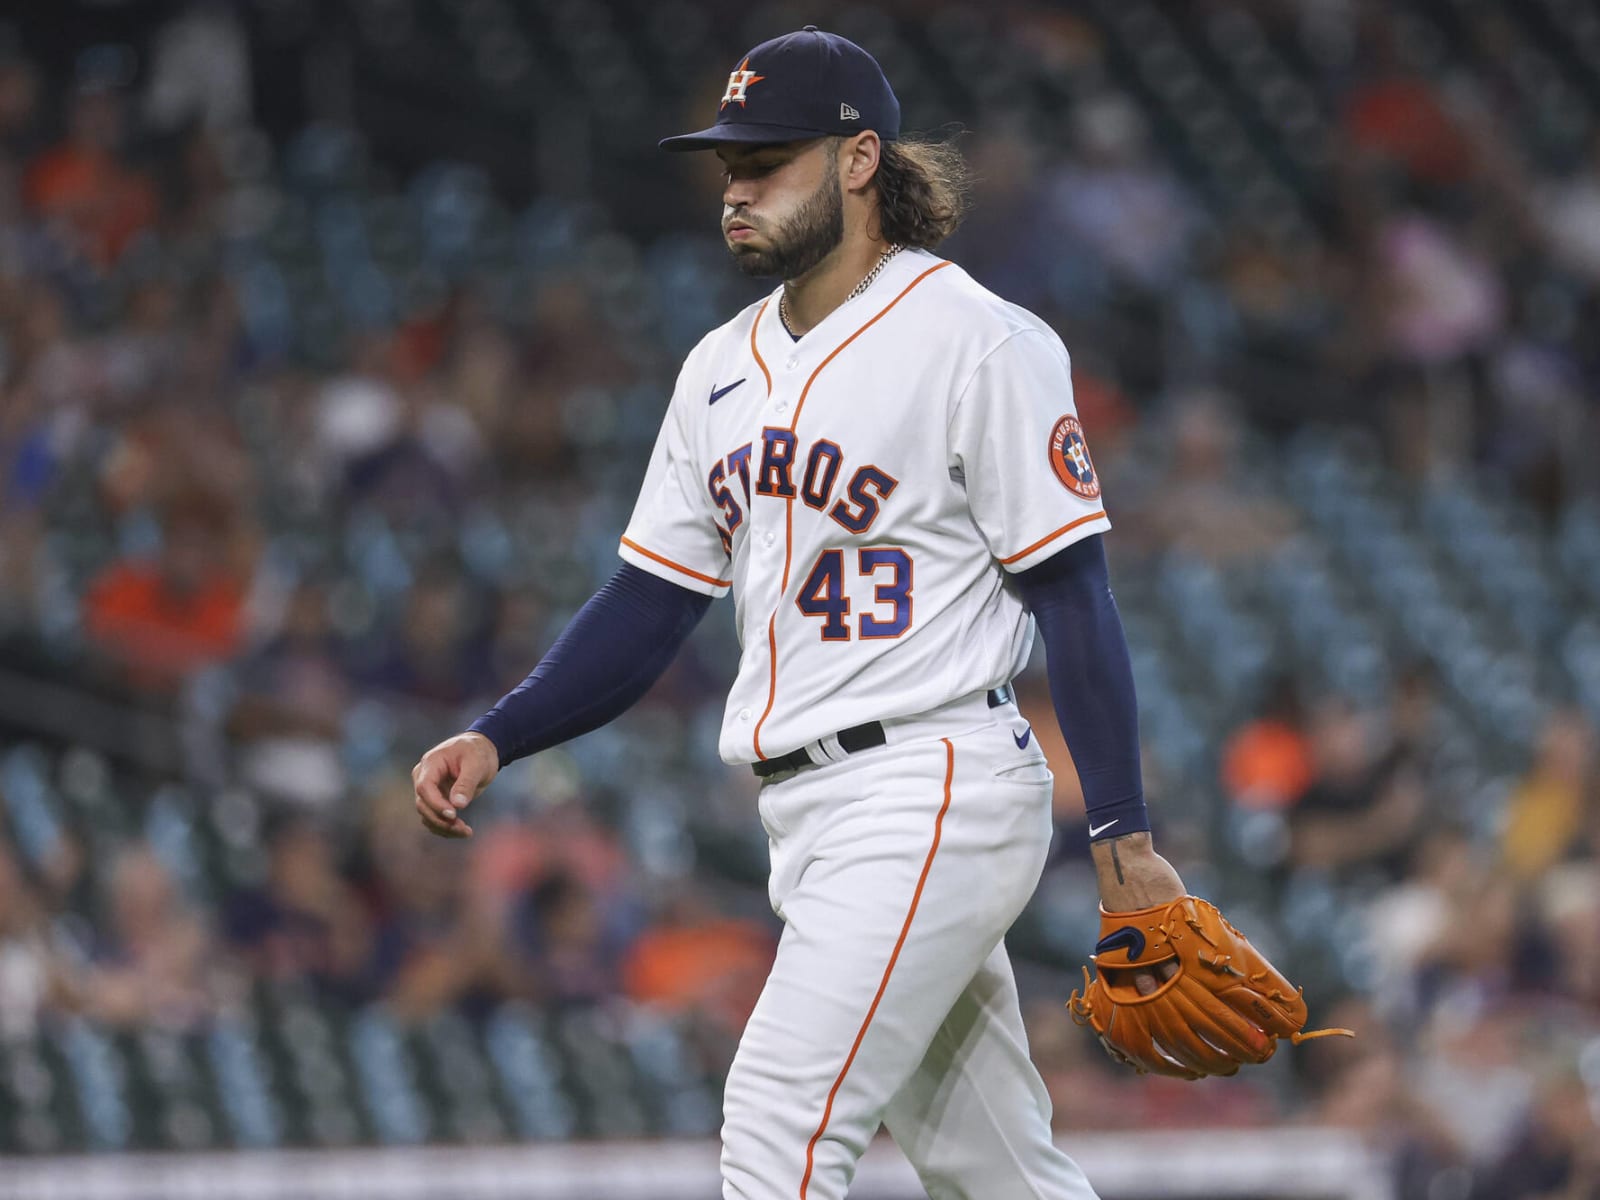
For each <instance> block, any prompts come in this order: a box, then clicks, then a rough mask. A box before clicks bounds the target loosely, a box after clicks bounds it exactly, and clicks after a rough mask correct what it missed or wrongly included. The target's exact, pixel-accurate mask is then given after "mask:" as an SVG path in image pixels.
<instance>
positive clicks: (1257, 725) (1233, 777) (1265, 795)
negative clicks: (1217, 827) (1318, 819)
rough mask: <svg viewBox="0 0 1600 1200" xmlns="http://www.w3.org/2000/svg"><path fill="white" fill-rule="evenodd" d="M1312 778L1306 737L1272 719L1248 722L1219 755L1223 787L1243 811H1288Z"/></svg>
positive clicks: (1309, 752) (1284, 722) (1313, 771)
mask: <svg viewBox="0 0 1600 1200" xmlns="http://www.w3.org/2000/svg"><path fill="white" fill-rule="evenodd" d="M1315 778H1316V768H1315V767H1314V766H1313V765H1312V761H1311V747H1310V746H1309V745H1308V744H1307V742H1306V736H1305V734H1303V733H1301V732H1300V730H1298V729H1296V728H1295V727H1294V726H1293V725H1291V724H1289V723H1288V722H1287V721H1282V720H1279V719H1277V718H1275V717H1263V718H1262V719H1261V720H1258V721H1252V722H1250V723H1249V724H1248V725H1246V726H1245V727H1244V728H1243V729H1240V730H1239V731H1238V732H1237V733H1235V734H1234V735H1233V737H1231V738H1229V739H1228V744H1227V746H1226V747H1225V748H1224V749H1223V752H1222V784H1223V786H1224V787H1225V788H1227V789H1228V795H1230V796H1231V797H1233V801H1234V803H1235V804H1238V805H1239V806H1240V807H1242V808H1265V809H1281V808H1289V807H1291V806H1292V805H1293V804H1294V803H1295V801H1297V800H1299V799H1300V797H1301V796H1303V795H1305V793H1306V789H1307V788H1309V787H1310V786H1311V783H1312V780H1314V779H1315Z"/></svg>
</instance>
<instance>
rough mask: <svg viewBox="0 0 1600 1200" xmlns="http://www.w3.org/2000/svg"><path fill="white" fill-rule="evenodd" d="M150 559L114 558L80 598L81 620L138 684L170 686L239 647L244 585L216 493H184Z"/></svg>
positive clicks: (175, 503) (154, 687)
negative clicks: (230, 554)
mask: <svg viewBox="0 0 1600 1200" xmlns="http://www.w3.org/2000/svg"><path fill="white" fill-rule="evenodd" d="M163 516H164V518H165V520H164V522H163V529H162V537H161V548H160V552H159V554H158V555H157V557H156V558H155V560H154V561H151V562H147V561H143V560H141V559H128V560H124V561H122V562H118V563H113V564H112V565H111V566H109V567H107V568H106V569H105V570H104V571H102V572H101V574H100V575H99V576H98V577H97V578H96V579H95V580H94V581H93V582H92V583H91V584H90V586H89V588H88V592H87V594H86V595H85V597H84V626H85V628H86V630H87V632H88V634H89V636H90V637H91V638H92V639H93V641H94V643H95V644H96V646H97V647H98V649H99V650H100V651H101V652H102V653H103V654H105V655H106V656H107V657H108V658H109V659H110V660H111V661H112V662H113V663H115V664H117V665H118V666H120V667H121V668H122V669H123V671H124V672H125V675H126V678H127V679H128V681H129V682H130V683H131V684H132V685H133V686H135V687H138V688H140V689H146V690H150V691H153V692H157V693H161V692H170V691H171V690H173V689H174V688H175V687H176V686H177V685H178V684H179V683H180V682H182V680H183V679H185V678H186V677H187V676H189V675H190V674H191V673H193V672H194V671H195V670H197V669H199V668H201V667H204V666H207V665H209V664H212V663H217V662H225V661H227V660H229V659H231V658H233V657H234V656H235V655H236V654H237V653H238V652H239V650H240V648H241V646H242V637H243V633H244V630H243V625H242V619H243V603H244V589H243V587H242V586H241V584H240V581H239V579H238V578H237V577H236V576H235V575H234V573H233V572H232V571H231V570H230V569H229V565H230V564H229V563H228V561H227V557H226V553H225V551H226V546H227V537H228V534H229V532H230V531H231V525H230V522H229V519H228V516H227V513H226V512H225V511H224V510H223V509H222V508H221V507H220V506H219V505H218V503H217V502H216V500H215V499H214V498H213V497H209V496H206V495H203V494H200V493H189V494H186V495H183V496H180V497H178V498H176V499H175V500H173V501H172V502H171V503H170V504H169V505H168V506H167V508H166V510H165V512H164V514H163Z"/></svg>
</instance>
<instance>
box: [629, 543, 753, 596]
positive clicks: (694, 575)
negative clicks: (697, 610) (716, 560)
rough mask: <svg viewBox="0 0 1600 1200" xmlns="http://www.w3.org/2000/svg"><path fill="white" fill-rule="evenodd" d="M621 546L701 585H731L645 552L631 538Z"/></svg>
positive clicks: (653, 552) (655, 554)
mask: <svg viewBox="0 0 1600 1200" xmlns="http://www.w3.org/2000/svg"><path fill="white" fill-rule="evenodd" d="M622 544H623V545H624V546H626V547H628V549H630V550H633V551H636V552H638V553H639V554H642V555H644V556H645V557H646V558H648V559H649V560H650V561H651V562H658V563H660V564H661V565H662V566H664V567H671V568H672V569H673V570H674V571H681V572H682V573H683V574H685V575H687V576H688V577H689V578H690V579H698V580H699V581H700V582H701V583H709V584H713V585H715V586H716V587H729V586H731V585H732V583H733V580H731V579H715V578H713V577H712V576H710V575H702V574H700V572H699V571H694V570H691V569H689V568H688V567H686V566H684V565H683V564H682V563H677V562H673V561H672V560H671V559H670V558H666V557H664V556H662V555H660V554H657V553H656V552H655V551H654V550H646V549H645V548H644V547H643V546H641V545H639V543H638V542H636V541H634V540H633V539H632V538H627V537H625V538H623V539H622Z"/></svg>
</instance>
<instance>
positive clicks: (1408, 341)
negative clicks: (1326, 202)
mask: <svg viewBox="0 0 1600 1200" xmlns="http://www.w3.org/2000/svg"><path fill="white" fill-rule="evenodd" d="M1370 253H1371V254H1372V262H1371V264H1370V270H1371V272H1372V274H1371V279H1372V288H1373V300H1374V304H1375V307H1374V315H1375V317H1376V319H1377V322H1378V326H1379V330H1380V336H1381V339H1382V343H1381V345H1382V349H1383V351H1384V352H1385V353H1386V354H1387V355H1388V356H1389V357H1391V358H1392V359H1393V360H1394V361H1396V362H1399V363H1403V364H1406V365H1414V366H1437V365H1448V364H1451V363H1455V362H1458V361H1460V360H1461V359H1462V358H1464V357H1466V356H1467V355H1470V354H1474V353H1479V352H1482V351H1485V350H1487V349H1488V348H1489V346H1490V344H1491V342H1492V340H1493V339H1494V338H1495V337H1497V336H1498V335H1499V334H1500V333H1501V332H1502V330H1503V329H1504V325H1505V318H1506V299H1505V294H1504V287H1503V285H1502V283H1501V281H1500V278H1499V277H1498V275H1497V274H1496V273H1495V270H1494V264H1493V263H1492V262H1490V261H1489V260H1488V259H1487V258H1485V257H1484V255H1482V254H1481V253H1480V252H1479V251H1478V250H1477V249H1476V248H1475V247H1473V246H1471V245H1470V244H1468V243H1467V242H1466V241H1465V240H1463V239H1462V238H1461V237H1459V236H1458V235H1457V234H1456V233H1455V232H1454V231H1452V230H1451V229H1449V228H1448V227H1446V226H1445V225H1444V224H1443V223H1442V222H1440V221H1437V220H1435V219H1433V218H1432V217H1429V216H1426V215H1424V214H1423V213H1421V212H1400V213H1396V214H1395V215H1393V216H1392V217H1390V218H1388V219H1386V220H1384V221H1383V222H1382V224H1381V226H1380V227H1379V228H1378V230H1377V231H1376V238H1375V241H1374V243H1373V245H1372V247H1371V251H1370Z"/></svg>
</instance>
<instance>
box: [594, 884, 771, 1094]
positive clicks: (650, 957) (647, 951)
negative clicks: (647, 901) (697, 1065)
mask: <svg viewBox="0 0 1600 1200" xmlns="http://www.w3.org/2000/svg"><path fill="white" fill-rule="evenodd" d="M656 910H657V911H656V919H655V920H654V921H653V922H652V923H651V924H650V926H649V927H648V928H646V929H645V930H644V931H643V932H642V933H641V934H640V935H639V937H638V938H637V939H636V940H635V942H634V943H633V945H632V947H631V948H630V949H629V951H628V953H627V956H626V958H625V959H624V960H623V963H622V984H623V989H624V992H625V994H626V995H628V996H629V997H631V998H632V999H634V1000H638V1001H640V1002H642V1003H646V1004H652V1005H655V1006H657V1007H659V1008H661V1009H662V1010H664V1011H665V1012H668V1013H672V1014H674V1015H676V1016H678V1017H680V1018H683V1019H685V1020H686V1021H687V1023H688V1025H689V1027H690V1028H691V1030H692V1031H693V1035H694V1040H695V1043H696V1045H697V1046H698V1048H699V1052H700V1054H701V1056H702V1057H703V1058H704V1059H705V1061H706V1064H707V1065H708V1066H715V1065H717V1064H721V1063H726V1062H728V1061H731V1059H732V1055H733V1048H734V1046H735V1045H737V1043H738V1040H739V1037H740V1035H741V1033H742V1032H743V1030H744V1027H745V1023H746V1022H747V1021H748V1020H749V1019H750V1013H751V1012H752V1011H753V1010H754V1009H755V1005H756V1000H757V999H758V998H759V997H760V995H761V989H762V987H763V986H764V985H765V983H766V978H767V973H768V971H770V970H771V969H772V959H773V955H774V954H775V953H776V951H777V944H776V941H775V939H774V938H773V936H772V935H771V934H770V933H769V932H768V931H767V930H766V929H765V928H763V927H762V926H761V925H760V924H758V923H756V922H755V921H751V920H746V919H743V918H740V917H734V916H725V915H723V914H721V913H718V912H717V911H716V909H715V908H714V907H713V906H712V904H711V903H710V902H709V899H708V897H707V896H706V894H705V893H704V891H703V890H702V889H701V888H699V887H696V886H695V885H694V884H693V883H692V882H690V881H687V880H686V881H681V882H677V883H674V884H673V885H672V886H671V888H670V890H667V891H664V892H663V893H662V895H661V896H660V897H659V899H658V903H657V905H656Z"/></svg>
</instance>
